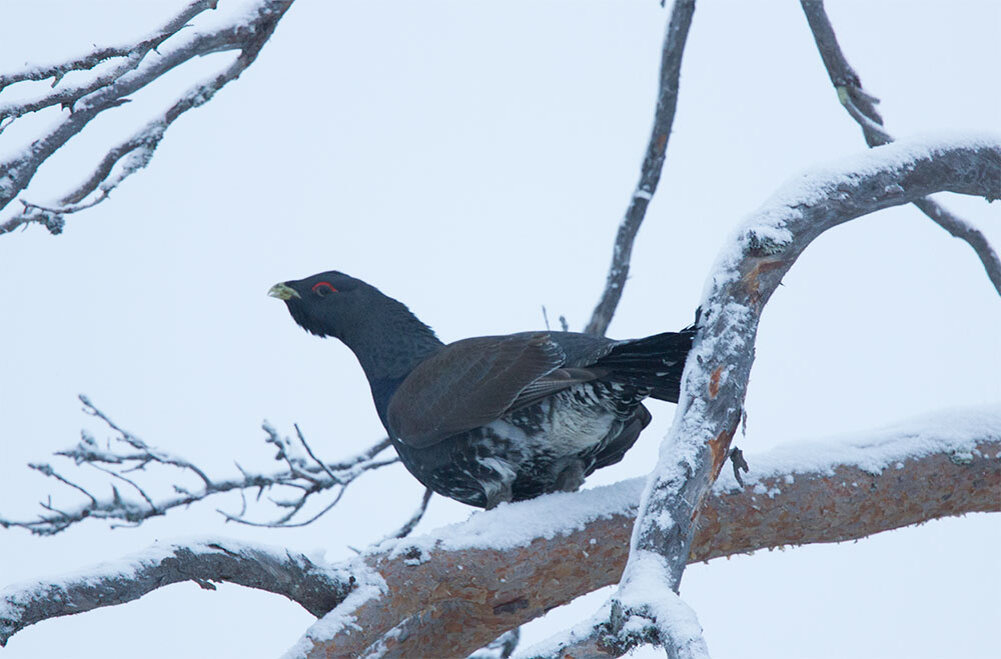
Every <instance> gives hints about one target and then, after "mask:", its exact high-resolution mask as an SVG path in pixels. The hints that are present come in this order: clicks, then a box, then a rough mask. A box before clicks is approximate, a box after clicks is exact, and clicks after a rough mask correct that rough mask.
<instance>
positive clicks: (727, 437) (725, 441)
mask: <svg viewBox="0 0 1001 659" xmlns="http://www.w3.org/2000/svg"><path fill="white" fill-rule="evenodd" d="M736 430H737V428H736V427H733V428H729V429H727V430H722V431H720V433H719V434H718V435H716V438H715V439H710V440H709V450H710V451H712V454H713V477H712V482H715V481H716V479H717V478H718V477H719V472H721V471H723V465H724V464H726V458H727V456H728V455H729V454H730V441H731V440H732V439H733V433H734V432H736Z"/></svg>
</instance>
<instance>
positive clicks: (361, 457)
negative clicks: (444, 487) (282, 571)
mask: <svg viewBox="0 0 1001 659" xmlns="http://www.w3.org/2000/svg"><path fill="white" fill-rule="evenodd" d="M80 400H81V402H82V403H83V405H84V411H85V412H86V413H87V414H90V415H91V416H94V417H96V418H98V419H100V420H101V421H103V422H104V423H105V424H106V425H107V426H108V428H110V429H111V430H112V431H113V432H114V436H113V443H111V442H109V443H108V446H107V447H106V448H102V447H101V446H100V445H99V444H98V442H97V441H96V440H95V439H94V438H93V437H92V436H90V435H89V434H88V433H86V432H83V433H81V439H80V441H79V442H78V443H77V444H76V445H75V446H73V447H71V448H68V449H65V450H63V451H58V452H56V455H59V456H62V457H66V458H70V459H71V460H73V462H74V463H75V464H76V465H77V466H78V467H80V466H83V467H90V468H92V469H95V470H98V471H101V472H103V473H105V474H107V475H108V476H109V477H110V478H111V480H112V482H111V492H110V494H109V495H107V496H100V495H98V494H96V493H94V492H92V491H91V490H90V489H88V488H87V487H84V486H83V485H80V484H79V483H77V482H76V481H74V480H71V479H70V478H68V477H67V476H65V475H64V474H62V473H60V472H59V471H57V470H56V469H55V468H54V467H52V466H51V465H49V464H47V463H42V464H39V463H36V464H32V465H29V466H30V467H31V468H32V469H34V470H36V471H38V472H39V473H42V474H44V475H45V476H48V477H50V478H53V479H55V480H57V481H59V482H61V483H63V484H64V485H66V486H68V487H70V488H72V489H75V490H77V491H78V492H80V493H82V494H83V495H84V496H85V497H86V500H85V501H84V502H82V503H80V504H78V505H75V506H72V507H68V508H60V507H57V506H55V505H53V504H52V502H51V497H49V499H48V500H46V501H43V502H42V503H41V506H42V508H43V510H44V512H43V513H42V514H41V515H39V517H38V519H34V520H28V521H14V520H9V519H5V518H3V517H0V526H2V527H4V528H8V527H17V528H24V529H27V530H29V531H31V532H32V533H34V534H36V535H54V534H56V533H59V532H60V531H63V530H65V529H67V528H68V527H70V526H72V525H73V524H76V523H79V522H81V521H83V520H85V519H107V520H112V521H115V522H118V523H119V524H125V525H138V524H141V523H142V522H143V521H145V520H147V519H149V518H151V517H157V516H160V515H164V514H166V513H167V512H168V511H170V510H171V509H173V508H178V507H182V506H188V505H190V504H192V503H196V502H198V501H203V500H205V499H207V498H209V497H211V496H213V495H216V494H223V493H225V492H232V491H240V492H241V493H243V492H245V491H247V490H251V491H252V490H256V491H257V492H256V498H258V499H259V498H260V497H261V496H262V495H263V494H264V492H279V491H285V492H292V493H293V496H292V497H291V498H271V501H272V503H274V504H275V505H276V506H278V507H279V508H281V509H282V510H283V511H284V512H283V513H282V514H281V515H279V516H278V517H277V518H275V519H273V520H270V521H265V522H259V521H253V520H251V519H250V518H248V517H247V505H246V496H245V495H244V498H243V506H242V508H241V510H240V511H239V512H238V513H227V512H224V511H222V510H220V511H219V512H220V513H222V514H223V516H224V517H225V518H226V520H227V521H233V522H240V523H242V524H250V525H253V526H269V527H291V526H303V525H305V524H309V523H310V522H312V521H313V520H315V519H316V518H317V517H319V515H322V514H323V513H325V512H326V511H328V510H330V508H332V507H333V506H334V505H336V504H337V503H338V502H339V501H340V499H341V497H342V496H343V494H344V491H345V489H347V487H348V486H349V485H350V484H351V483H353V482H354V481H355V480H356V479H358V478H359V477H360V476H362V475H363V474H365V473H367V472H370V471H375V470H377V469H381V468H382V467H386V466H388V465H391V464H394V463H396V462H398V461H399V458H396V457H385V456H382V453H383V452H384V451H385V449H387V448H389V439H383V440H381V441H379V442H376V443H375V444H373V445H372V446H370V447H368V448H367V449H365V450H364V451H362V452H360V453H358V454H357V455H355V456H353V457H350V458H347V459H345V460H341V461H340V462H334V463H327V462H323V461H321V460H320V459H319V458H318V457H317V456H316V454H315V453H314V452H313V450H312V448H310V446H309V444H308V443H307V442H306V438H305V436H304V435H303V434H302V431H300V430H299V427H298V426H296V435H297V436H296V438H295V439H292V438H289V437H282V436H281V435H279V434H278V432H277V431H276V430H275V429H274V428H272V427H271V426H270V425H269V424H267V423H265V424H264V426H263V428H264V432H265V433H266V435H267V437H266V438H265V440H264V441H265V442H267V443H268V444H270V445H271V446H273V447H274V449H275V458H274V459H275V460H276V461H279V462H281V463H282V464H283V465H284V469H282V470H280V471H275V472H271V473H256V472H249V471H246V470H244V469H243V468H241V467H240V465H239V464H237V465H236V466H237V469H238V470H239V472H240V476H239V477H238V478H214V477H211V476H209V475H208V473H207V472H206V471H205V470H204V469H202V468H200V467H198V465H196V464H195V463H194V462H192V461H191V460H188V459H187V458H184V457H182V456H179V455H175V454H172V453H168V452H166V451H163V450H161V449H158V448H156V447H154V446H151V445H149V444H147V443H146V442H145V441H143V440H142V439H140V438H139V437H137V436H136V435H134V434H132V433H131V432H129V431H127V430H124V429H123V428H121V427H120V426H118V425H117V424H116V423H115V422H114V421H112V420H111V419H110V418H109V417H108V416H107V415H106V414H105V413H104V412H102V411H101V410H100V409H98V408H97V407H96V406H95V405H94V404H93V403H91V402H90V400H89V399H88V398H87V397H86V396H81V397H80ZM156 466H159V467H165V468H170V469H173V470H175V472H176V473H179V474H187V475H188V476H192V477H194V478H195V480H196V481H197V482H198V487H197V488H188V487H184V486H182V485H179V484H175V485H174V494H173V495H172V496H168V497H155V496H153V495H151V494H149V493H148V492H147V491H146V488H145V487H144V486H143V485H142V484H141V481H140V478H139V476H141V475H142V474H143V473H144V472H145V471H146V470H147V468H149V467H156ZM116 484H117V485H116ZM120 488H121V489H120ZM122 489H124V490H125V492H126V493H125V494H123V493H122V491H121V490H122ZM328 490H334V491H335V494H334V496H333V499H332V500H331V502H329V503H328V504H327V505H326V507H325V508H323V509H322V510H321V511H320V512H319V513H316V514H314V515H311V516H309V517H307V518H306V519H302V517H303V514H302V513H303V511H304V509H305V508H306V506H307V504H308V503H309V502H310V501H312V500H313V498H314V495H317V494H320V493H321V492H326V491H328ZM130 495H131V496H130ZM426 507H427V500H426V499H425V501H424V503H423V505H422V506H421V508H420V509H419V510H418V512H417V513H415V514H414V516H413V517H412V518H411V520H410V521H408V522H407V524H406V525H405V526H404V528H403V529H401V530H400V531H399V532H398V533H403V534H404V535H406V533H409V532H410V530H412V529H413V527H414V526H416V524H417V522H418V521H420V516H421V515H423V512H424V510H425V509H426ZM400 537H402V536H400Z"/></svg>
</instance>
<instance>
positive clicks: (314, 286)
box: [312, 281, 337, 293]
mask: <svg viewBox="0 0 1001 659" xmlns="http://www.w3.org/2000/svg"><path fill="white" fill-rule="evenodd" d="M321 286H326V287H327V288H329V289H330V290H331V291H333V292H334V293H336V292H337V289H336V288H334V285H333V284H331V283H330V282H329V281H318V282H316V283H315V284H313V288H312V291H313V292H314V293H315V292H316V289H318V288H319V287H321Z"/></svg>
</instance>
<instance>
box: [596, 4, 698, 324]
mask: <svg viewBox="0 0 1001 659" xmlns="http://www.w3.org/2000/svg"><path fill="white" fill-rule="evenodd" d="M694 13H695V0H674V5H673V7H672V8H671V18H670V20H669V21H668V23H667V33H666V34H665V35H664V47H663V52H662V54H661V58H660V84H659V87H658V91H657V108H656V110H655V111H654V118H653V130H652V131H651V134H650V141H649V142H648V143H647V147H646V154H645V155H644V156H643V165H642V167H641V168H640V180H639V182H638V183H637V184H636V190H635V191H634V192H633V196H632V197H631V198H630V199H629V206H628V208H626V214H625V217H623V218H622V223H621V224H620V225H619V230H618V233H617V234H616V236H615V245H614V246H613V248H612V265H611V267H609V269H608V277H607V279H606V280H605V289H604V291H603V292H602V294H601V299H600V300H599V301H598V304H597V306H596V307H595V308H594V311H593V312H592V314H591V320H590V321H588V323H587V327H585V328H584V332H586V333H587V334H596V335H599V336H604V335H605V333H606V332H607V331H608V325H609V323H611V322H612V316H614V315H615V309H616V308H617V307H618V305H619V300H620V299H621V298H622V289H623V288H624V287H625V285H626V280H627V279H628V278H629V260H630V259H631V258H632V253H633V243H634V242H635V240H636V233H637V232H638V231H639V229H640V225H641V224H642V223H643V218H644V217H645V216H646V209H647V206H649V205H650V200H651V199H653V195H654V193H655V192H656V191H657V183H658V182H659V181H660V173H661V171H662V170H663V169H664V158H665V156H666V155H667V142H668V138H670V136H671V126H672V125H673V124H674V110H675V108H676V107H677V105H678V79H679V77H680V76H681V57H682V55H683V54H684V52H685V41H686V40H687V38H688V28H689V26H691V24H692V15H693V14H694Z"/></svg>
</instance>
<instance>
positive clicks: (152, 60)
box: [0, 0, 293, 234]
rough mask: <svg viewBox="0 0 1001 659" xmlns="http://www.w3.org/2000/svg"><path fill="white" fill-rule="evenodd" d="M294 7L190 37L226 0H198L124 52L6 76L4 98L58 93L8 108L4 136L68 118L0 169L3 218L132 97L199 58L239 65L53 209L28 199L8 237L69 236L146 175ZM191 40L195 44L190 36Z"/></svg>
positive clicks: (3, 114)
mask: <svg viewBox="0 0 1001 659" xmlns="http://www.w3.org/2000/svg"><path fill="white" fill-rule="evenodd" d="M292 2H293V0H257V1H256V2H255V3H253V5H252V6H251V7H250V9H249V10H248V11H247V12H246V13H245V14H244V15H242V16H239V17H237V18H235V19H234V20H232V21H230V22H229V23H228V24H226V25H223V26H221V27H218V28H215V29H212V30H209V31H205V32H195V33H193V34H188V33H186V32H184V29H185V28H186V27H188V26H189V21H190V20H192V19H193V18H195V17H197V16H198V15H200V14H202V13H203V12H205V11H206V10H209V9H215V8H216V5H217V4H218V0H196V1H195V2H192V3H190V4H188V5H187V6H186V7H185V8H184V9H183V10H181V11H180V12H179V13H178V14H177V15H176V16H174V17H173V18H172V19H170V20H169V21H167V23H165V24H164V25H163V26H162V27H160V28H159V29H157V30H155V31H154V32H153V33H151V34H149V35H147V36H144V37H142V38H141V39H139V40H137V41H136V42H135V43H133V44H131V45H127V46H121V47H106V48H95V49H94V50H93V51H92V52H90V53H89V54H87V55H84V56H82V57H77V58H74V59H71V60H68V61H66V62H63V63H61V64H55V65H49V66H32V67H28V68H26V69H25V70H23V71H18V72H14V73H10V74H6V75H0V90H3V89H4V88H5V87H7V86H10V85H14V84H18V83H26V82H32V81H40V80H47V79H51V80H52V91H50V92H48V93H46V94H43V95H42V96H39V97H36V98H33V99H29V100H27V101H17V102H11V103H7V104H0V133H2V132H3V130H4V129H5V128H7V127H8V126H10V125H11V124H12V123H13V122H15V121H17V120H19V119H20V118H22V117H24V116H25V115H28V114H30V113H33V112H38V111H39V110H44V109H47V108H52V107H60V108H62V109H63V110H65V111H66V112H67V114H65V115H64V116H63V118H62V119H61V120H60V121H58V122H57V123H56V124H55V126H54V127H53V128H51V129H49V130H48V132H46V133H45V134H43V135H41V136H39V137H37V138H36V139H35V140H34V141H33V142H32V143H31V145H30V146H29V147H27V148H25V149H24V150H23V151H21V152H20V153H18V154H17V155H15V156H13V157H12V158H10V159H8V160H6V161H4V162H0V210H2V209H4V208H5V207H7V205H8V204H10V202H11V201H13V200H14V199H15V198H17V196H18V195H19V194H20V193H21V192H22V191H23V190H24V189H25V188H26V187H27V186H28V184H29V183H30V182H31V180H32V178H33V177H34V175H35V173H36V172H37V170H38V168H39V167H40V166H41V165H42V164H43V163H44V162H45V161H46V160H47V159H48V158H49V157H50V156H51V155H52V154H54V153H55V152H56V151H57V150H58V149H60V148H61V147H62V146H63V145H64V144H66V142H68V141H69V140H70V139H71V138H72V137H74V136H75V135H77V134H78V133H79V132H80V131H82V130H83V129H84V127H85V126H87V124H88V123H90V121H91V120H93V119H94V118H95V117H97V116H98V115H99V114H101V113H102V112H104V111H106V110H109V109H112V108H115V107H118V106H120V105H122V104H124V103H127V102H128V101H129V98H128V96H129V95H130V94H133V93H135V92H137V91H139V90H141V89H143V88H144V87H146V86H147V85H149V84H150V83H151V82H154V81H156V80H158V79H159V78H160V77H161V76H163V75H164V74H165V73H167V72H168V71H170V70H172V69H174V68H175V67H177V66H180V65H181V64H184V63H186V62H188V61H191V60H192V59H194V58H196V57H201V56H204V55H209V54H213V53H222V52H236V53H238V54H237V57H236V58H235V59H234V60H233V62H232V63H231V64H230V65H229V66H227V67H226V68H225V69H224V70H222V71H221V72H219V73H216V74H214V75H212V76H210V77H208V78H206V79H205V80H203V81H202V82H200V83H199V84H197V85H195V86H194V87H192V88H191V89H189V90H188V91H187V92H185V93H184V94H182V95H181V96H180V97H179V98H178V99H176V100H175V101H174V102H173V103H172V104H171V105H170V107H168V108H166V109H165V110H164V111H163V112H161V113H160V114H158V115H157V116H156V117H154V118H153V119H152V120H151V121H149V122H148V123H147V124H146V125H145V126H143V127H142V128H140V129H139V130H138V131H137V132H136V133H135V134H133V135H132V136H131V137H130V138H128V139H127V140H125V141H124V142H122V143H121V144H118V145H116V146H114V147H112V148H111V149H109V150H108V152H107V154H106V155H105V156H104V158H103V159H102V160H101V161H100V162H99V163H98V164H97V166H96V167H95V169H94V171H93V172H92V173H91V174H90V175H89V176H88V177H87V178H86V180H84V181H83V182H82V183H81V184H80V185H79V186H77V187H76V188H74V189H73V190H70V191H68V192H67V193H66V194H65V195H64V196H63V197H62V198H60V199H59V200H57V201H54V202H51V203H44V204H43V203H36V202H31V201H27V200H25V199H21V205H22V206H23V209H22V210H21V211H20V212H19V213H18V214H16V215H14V216H13V217H11V218H9V219H8V220H7V221H6V222H3V223H2V224H0V234H4V233H9V232H11V231H13V230H14V229H16V228H18V227H21V226H26V225H28V224H31V223H37V224H41V225H43V226H45V227H46V228H47V229H48V230H49V231H50V232H52V233H53V234H58V233H60V232H61V231H62V229H63V225H64V224H65V216H66V215H68V214H71V213H76V212H79V211H81V210H84V209H86V208H90V207H92V206H94V205H96V204H98V203H100V202H102V201H104V200H105V199H106V198H107V197H108V195H109V194H110V193H111V192H112V191H113V190H114V189H115V188H117V187H118V186H119V185H120V184H121V183H122V181H124V180H125V179H126V178H128V177H129V176H131V175H132V174H134V173H135V172H137V171H139V170H140V169H142V168H143V167H145V166H146V165H147V164H148V163H149V161H150V158H152V156H153V152H154V151H155V150H156V148H157V146H158V145H159V143H160V140H161V139H163V135H164V132H165V131H166V130H167V128H168V127H169V126H170V125H171V124H172V123H173V122H174V120H175V119H177V117H179V116H180V115H181V114H183V113H184V112H187V111H188V110H190V109H191V108H195V107H198V106H200V105H203V104H204V103H206V102H208V101H209V100H210V99H211V98H212V97H213V96H214V95H215V93H216V92H217V91H219V90H220V89H221V88H222V87H224V86H225V85H226V84H228V83H229V82H231V81H233V80H235V79H236V78H238V77H239V76H240V74H241V73H243V71H244V70H245V69H246V68H247V67H248V66H250V65H251V64H252V63H253V62H254V60H255V59H256V58H257V55H258V53H259V52H260V50H261V48H263V46H264V44H265V43H266V42H267V40H268V39H269V38H270V36H271V34H272V32H274V29H275V27H276V26H277V24H278V21H280V20H281V18H282V16H283V15H284V14H285V12H286V11H287V10H288V8H289V6H290V5H291V4H292ZM185 35H187V38H184V36H185ZM70 73H72V74H75V75H76V76H79V75H84V74H87V77H86V79H85V80H84V81H83V82H80V83H76V84H73V85H61V83H62V82H63V77H64V76H65V75H67V74H70Z"/></svg>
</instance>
